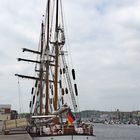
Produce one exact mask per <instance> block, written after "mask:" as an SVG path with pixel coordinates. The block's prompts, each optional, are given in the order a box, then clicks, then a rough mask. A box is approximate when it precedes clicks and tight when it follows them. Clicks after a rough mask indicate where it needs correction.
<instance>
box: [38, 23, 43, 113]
mask: <svg viewBox="0 0 140 140" xmlns="http://www.w3.org/2000/svg"><path fill="white" fill-rule="evenodd" d="M43 32H44V24H43V22H42V24H41V55H40V60H41V59H42V55H43V45H44V39H43ZM39 78H40V86H39V87H40V89H39V91H40V115H42V106H43V105H42V97H43V87H42V81H43V64H42V62H41V64H40V77H39Z"/></svg>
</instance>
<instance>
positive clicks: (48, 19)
mask: <svg viewBox="0 0 140 140" xmlns="http://www.w3.org/2000/svg"><path fill="white" fill-rule="evenodd" d="M46 16H47V17H48V18H47V44H46V48H45V49H46V52H47V53H46V54H47V62H46V104H45V114H46V115H48V112H49V105H48V103H49V102H48V100H49V89H48V86H49V59H48V52H49V35H50V34H49V29H50V0H48V4H47V15H46Z"/></svg>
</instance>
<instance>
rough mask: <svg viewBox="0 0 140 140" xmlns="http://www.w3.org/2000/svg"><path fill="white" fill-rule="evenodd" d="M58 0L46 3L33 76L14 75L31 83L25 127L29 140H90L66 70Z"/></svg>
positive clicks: (70, 72)
mask: <svg viewBox="0 0 140 140" xmlns="http://www.w3.org/2000/svg"><path fill="white" fill-rule="evenodd" d="M66 42H67V41H66V37H65V26H64V19H63V9H62V0H48V1H47V6H46V13H45V15H43V21H42V23H41V33H40V41H39V47H38V49H37V50H31V49H28V48H23V52H27V53H31V54H32V55H37V59H36V60H29V59H24V58H18V61H26V62H32V63H35V74H34V76H27V75H21V74H15V75H16V76H18V77H21V78H27V79H31V80H33V81H34V83H33V87H32V89H31V101H30V104H29V107H30V117H29V120H28V121H29V125H28V126H27V131H28V133H29V134H30V135H31V137H32V138H33V140H85V139H89V140H94V139H95V136H94V134H93V124H92V123H90V122H82V119H81V116H80V110H79V105H78V88H77V84H76V75H75V70H74V69H73V68H71V67H70V66H69V63H68V58H67V57H68V51H67V45H66Z"/></svg>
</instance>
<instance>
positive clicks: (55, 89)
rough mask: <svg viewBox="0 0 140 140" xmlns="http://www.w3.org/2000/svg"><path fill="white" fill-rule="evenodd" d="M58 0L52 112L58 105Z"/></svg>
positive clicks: (57, 4)
mask: <svg viewBox="0 0 140 140" xmlns="http://www.w3.org/2000/svg"><path fill="white" fill-rule="evenodd" d="M58 7H59V0H57V1H56V25H55V77H54V110H55V111H56V110H57V103H58V89H57V88H58V85H57V83H58V55H59V44H58V12H59V8H58Z"/></svg>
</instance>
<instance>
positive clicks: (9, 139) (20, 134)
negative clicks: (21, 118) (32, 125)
mask: <svg viewBox="0 0 140 140" xmlns="http://www.w3.org/2000/svg"><path fill="white" fill-rule="evenodd" d="M2 126H3V122H2V121H0V140H32V138H31V136H30V135H29V134H28V133H27V131H26V130H25V129H24V128H20V129H19V128H18V129H13V130H12V131H10V134H9V135H4V134H3V133H2Z"/></svg>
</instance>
